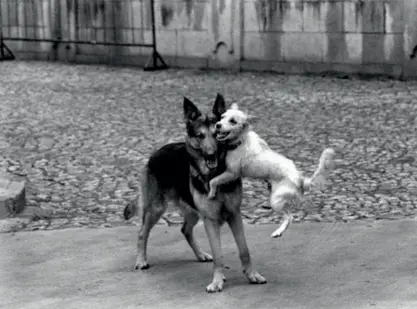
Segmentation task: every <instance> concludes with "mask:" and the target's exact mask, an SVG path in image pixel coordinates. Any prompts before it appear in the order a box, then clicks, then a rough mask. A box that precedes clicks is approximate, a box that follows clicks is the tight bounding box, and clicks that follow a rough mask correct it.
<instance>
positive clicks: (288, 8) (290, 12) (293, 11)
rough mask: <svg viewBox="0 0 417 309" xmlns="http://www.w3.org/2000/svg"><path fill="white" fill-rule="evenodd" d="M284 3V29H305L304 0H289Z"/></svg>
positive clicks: (285, 30)
mask: <svg viewBox="0 0 417 309" xmlns="http://www.w3.org/2000/svg"><path fill="white" fill-rule="evenodd" d="M283 3H284V5H283V7H282V9H281V11H282V12H281V14H282V19H283V23H282V30H283V31H284V32H287V31H289V32H290V31H292V32H294V31H299V32H301V31H303V2H302V1H301V0H287V1H285V2H283Z"/></svg>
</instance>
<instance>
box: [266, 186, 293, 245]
mask: <svg viewBox="0 0 417 309" xmlns="http://www.w3.org/2000/svg"><path fill="white" fill-rule="evenodd" d="M297 203H299V195H298V191H297V189H296V188H295V187H294V186H293V185H291V184H288V183H283V182H280V183H272V188H271V196H270V204H271V207H272V209H273V210H274V211H275V212H277V213H281V212H283V213H284V217H283V219H284V221H283V222H282V223H281V225H280V226H279V227H278V229H276V230H275V232H273V233H272V234H271V237H274V238H275V237H280V236H282V234H283V233H284V232H285V231H286V230H287V229H288V227H289V226H290V224H291V222H292V221H293V217H292V216H291V215H290V214H289V213H288V212H287V210H286V207H287V206H289V205H291V204H294V205H295V204H297Z"/></svg>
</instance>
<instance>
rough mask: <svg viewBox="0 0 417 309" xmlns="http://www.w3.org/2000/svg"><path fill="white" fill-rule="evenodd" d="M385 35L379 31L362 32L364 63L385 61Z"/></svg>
mask: <svg viewBox="0 0 417 309" xmlns="http://www.w3.org/2000/svg"><path fill="white" fill-rule="evenodd" d="M384 45H385V35H384V34H381V33H364V34H363V40H362V46H363V51H362V60H363V63H366V64H369V63H371V64H377V63H384V62H385V55H384V49H385V46H384Z"/></svg>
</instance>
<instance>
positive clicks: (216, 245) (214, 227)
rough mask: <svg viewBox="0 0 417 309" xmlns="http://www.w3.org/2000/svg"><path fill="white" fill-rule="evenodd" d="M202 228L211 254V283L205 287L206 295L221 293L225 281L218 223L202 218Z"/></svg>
mask: <svg viewBox="0 0 417 309" xmlns="http://www.w3.org/2000/svg"><path fill="white" fill-rule="evenodd" d="M204 227H205V229H206V233H207V236H208V239H209V243H210V248H211V251H212V254H213V268H214V272H213V281H212V282H211V283H210V284H209V285H208V286H207V287H206V291H207V292H208V293H214V292H221V291H222V290H223V285H224V281H225V278H226V277H225V276H224V273H223V270H224V264H223V256H222V249H221V245H220V222H217V221H215V220H211V219H209V218H204Z"/></svg>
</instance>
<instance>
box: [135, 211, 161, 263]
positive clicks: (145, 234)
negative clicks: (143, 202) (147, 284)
mask: <svg viewBox="0 0 417 309" xmlns="http://www.w3.org/2000/svg"><path fill="white" fill-rule="evenodd" d="M164 212H165V207H164V208H162V207H158V208H157V209H148V211H146V210H144V213H143V223H142V226H141V228H140V230H139V235H138V255H137V258H136V263H135V269H148V268H149V264H148V262H147V259H146V253H147V252H146V251H147V246H148V239H149V233H150V231H151V229H152V228H153V227H154V225H155V224H156V223H157V222H158V220H159V219H160V218H161V216H162V214H163V213H164Z"/></svg>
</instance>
